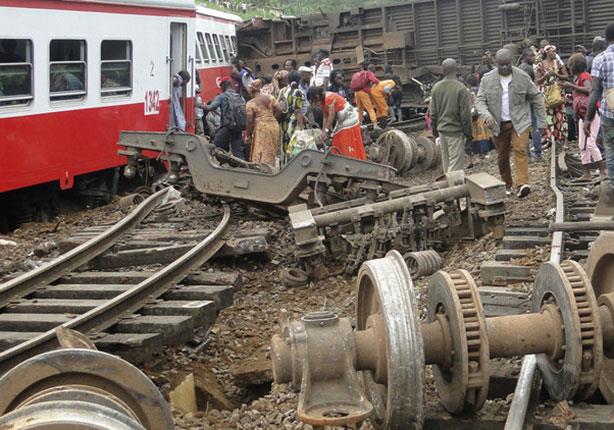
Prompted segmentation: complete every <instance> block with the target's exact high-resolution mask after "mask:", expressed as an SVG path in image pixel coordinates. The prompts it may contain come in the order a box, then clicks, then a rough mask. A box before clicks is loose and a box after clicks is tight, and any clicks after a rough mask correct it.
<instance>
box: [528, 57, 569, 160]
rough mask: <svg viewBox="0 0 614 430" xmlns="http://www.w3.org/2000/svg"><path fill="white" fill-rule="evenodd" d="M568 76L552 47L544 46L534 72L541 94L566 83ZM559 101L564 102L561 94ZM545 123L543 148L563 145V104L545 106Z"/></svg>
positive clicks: (565, 120)
mask: <svg viewBox="0 0 614 430" xmlns="http://www.w3.org/2000/svg"><path fill="white" fill-rule="evenodd" d="M567 80H568V75H567V72H566V71H565V65H564V64H563V62H562V61H561V60H560V59H559V57H558V55H557V54H556V47H555V46H554V45H546V46H545V47H544V52H543V59H542V60H541V61H540V62H539V63H538V65H537V69H536V70H535V83H536V84H537V85H538V86H539V87H540V89H541V90H542V92H544V93H546V92H547V90H548V87H551V86H552V85H555V84H557V83H559V81H567ZM561 100H564V97H563V95H562V94H561ZM546 121H547V123H548V129H547V131H546V136H545V138H544V139H545V144H544V146H543V147H544V148H548V147H549V146H550V145H552V144H554V143H556V142H559V143H564V142H565V141H566V140H567V128H568V125H569V124H568V123H567V113H566V112H565V103H564V101H563V103H561V104H560V105H558V106H556V107H548V106H546Z"/></svg>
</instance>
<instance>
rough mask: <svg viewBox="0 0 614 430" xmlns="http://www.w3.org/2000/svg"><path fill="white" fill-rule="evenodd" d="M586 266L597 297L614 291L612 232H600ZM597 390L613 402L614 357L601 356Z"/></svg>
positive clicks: (613, 244) (613, 242)
mask: <svg viewBox="0 0 614 430" xmlns="http://www.w3.org/2000/svg"><path fill="white" fill-rule="evenodd" d="M586 266H587V272H588V277H589V278H590V281H591V284H592V287H593V291H594V292H595V295H596V296H597V297H599V296H600V295H602V294H606V293H611V292H613V291H614V232H601V234H600V235H599V237H598V238H597V240H596V241H595V243H594V244H593V247H592V248H591V252H590V253H589V255H588V262H587V264H586ZM599 390H600V391H601V394H603V397H605V399H606V400H607V401H608V403H614V358H609V357H605V356H604V357H603V363H602V371H601V377H600V380H599Z"/></svg>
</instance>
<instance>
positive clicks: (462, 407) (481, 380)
mask: <svg viewBox="0 0 614 430" xmlns="http://www.w3.org/2000/svg"><path fill="white" fill-rule="evenodd" d="M438 318H445V319H446V320H447V322H448V324H449V326H450V335H451V338H452V348H453V351H454V356H453V358H452V359H451V360H450V366H446V368H440V367H439V366H437V365H435V366H433V374H434V377H435V386H436V387H437V391H438V393H439V396H440V398H441V402H442V404H443V406H444V407H445V408H446V410H448V411H449V412H450V413H460V412H462V411H466V410H473V411H476V410H478V409H480V408H481V407H482V406H483V405H484V402H485V401H486V395H487V393H488V382H489V372H488V364H489V359H490V357H489V348H488V336H487V334H486V322H485V319H484V312H483V310H482V304H481V302H480V297H479V293H478V289H477V286H476V285H475V282H474V280H473V278H472V277H471V275H470V274H469V272H467V271H465V270H456V271H454V272H451V273H447V272H444V271H442V270H440V271H438V272H436V273H435V274H434V275H433V276H432V277H431V281H430V283H429V293H428V317H427V321H429V322H432V321H435V320H436V319H438ZM426 342H428V339H427V340H426Z"/></svg>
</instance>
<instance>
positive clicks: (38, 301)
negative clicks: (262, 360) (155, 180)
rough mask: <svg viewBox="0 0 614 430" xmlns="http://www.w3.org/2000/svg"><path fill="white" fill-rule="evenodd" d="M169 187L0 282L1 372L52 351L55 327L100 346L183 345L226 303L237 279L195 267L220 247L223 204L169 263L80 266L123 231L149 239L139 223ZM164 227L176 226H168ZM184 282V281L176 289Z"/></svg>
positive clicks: (161, 203) (226, 213)
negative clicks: (210, 224) (110, 268)
mask: <svg viewBox="0 0 614 430" xmlns="http://www.w3.org/2000/svg"><path fill="white" fill-rule="evenodd" d="M169 190H170V189H163V190H160V191H158V192H156V193H155V194H153V195H151V196H150V197H149V198H147V199H146V200H145V201H143V202H142V203H141V204H139V205H138V206H137V207H136V208H135V209H134V210H133V211H132V212H130V213H129V214H128V215H127V216H126V217H125V218H123V219H122V220H121V221H119V222H118V223H116V224H115V225H113V226H111V227H110V228H108V229H106V230H104V231H102V232H100V233H99V234H95V235H94V237H92V238H90V239H89V240H86V241H85V242H84V243H82V244H80V245H78V246H76V247H74V248H73V249H71V250H69V251H68V252H66V253H65V254H63V255H61V256H60V257H58V258H56V259H54V260H52V261H49V262H47V263H46V264H44V265H43V266H41V267H39V268H38V269H36V270H33V271H31V272H28V273H25V274H23V275H21V276H18V277H16V278H14V279H12V280H10V281H8V282H6V283H4V284H2V285H0V310H1V313H0V374H4V373H6V372H7V371H8V370H10V369H11V368H13V367H14V366H16V365H17V364H19V363H21V362H23V361H24V360H26V359H28V358H30V357H32V356H35V355H37V354H40V353H43V352H45V351H49V350H52V349H54V348H57V347H58V340H57V337H56V329H57V328H58V327H64V328H69V329H73V330H77V331H80V332H82V333H86V334H87V335H88V336H89V337H90V338H91V339H92V340H94V341H95V342H96V344H97V346H99V347H101V348H103V349H110V350H114V349H117V348H119V349H121V347H124V348H128V349H130V348H132V347H135V348H136V347H140V348H141V352H151V351H153V350H156V349H159V348H160V347H161V346H163V345H164V344H171V343H172V344H176V343H183V342H185V341H187V340H189V339H191V338H192V337H193V335H194V331H195V330H196V329H198V328H199V327H210V326H211V325H212V324H213V321H214V319H215V316H216V314H217V312H218V311H219V309H220V308H221V307H223V306H228V305H229V304H230V303H231V302H232V298H231V297H232V296H231V294H232V288H233V285H232V284H235V285H238V283H237V279H236V276H233V275H232V274H225V275H224V274H221V275H220V274H215V273H214V274H206V273H199V272H198V271H197V269H198V268H200V267H201V266H202V265H203V264H204V263H205V262H207V261H208V260H209V259H210V258H211V257H213V256H214V255H215V254H216V253H217V252H219V251H220V250H221V249H222V248H223V247H224V245H225V240H226V239H227V237H226V236H225V235H226V234H227V232H228V228H229V225H230V223H229V221H230V208H229V206H228V205H226V204H224V205H223V210H222V213H221V214H220V217H221V221H220V222H219V223H218V224H217V226H216V227H215V228H213V229H212V230H210V231H207V232H206V234H201V235H200V236H198V235H197V236H198V238H199V240H198V241H196V242H193V244H192V245H191V246H184V247H183V248H182V251H183V252H181V255H180V256H178V257H173V258H167V259H168V260H170V264H167V265H164V266H163V267H162V268H159V269H158V270H154V271H144V270H142V268H139V269H140V270H136V271H135V270H132V271H128V272H102V271H97V272H96V271H94V272H92V271H85V272H84V271H79V268H83V267H87V265H88V264H91V263H92V262H93V261H97V260H96V259H97V258H98V259H100V257H101V255H102V254H103V253H104V252H105V251H107V250H108V249H109V248H111V247H112V246H114V245H115V244H117V243H118V241H120V239H121V238H125V237H126V236H127V235H128V234H132V235H133V236H132V237H133V238H134V237H135V236H141V237H147V235H148V233H147V232H148V229H147V224H146V223H143V221H144V220H145V219H146V218H147V217H152V214H154V213H155V210H156V208H164V207H165V205H166V203H167V202H166V200H165V199H166V197H167V196H168V195H169V193H170V191H169ZM167 206H168V205H166V207H167ZM154 224H155V223H154ZM155 225H156V226H157V227H156V229H155V231H158V232H159V224H155ZM167 227H168V229H173V228H175V229H176V228H177V227H176V226H174V225H173V224H172V223H167ZM93 231H94V232H95V229H94V230H93ZM90 233H91V232H90ZM201 233H202V232H201ZM132 240H133V241H134V239H132ZM98 261H99V260H98ZM151 263H153V261H151V262H149V264H151ZM158 266H159V265H158ZM182 280H183V281H184V283H185V284H188V286H186V287H184V288H177V285H178V284H179V283H180V281H182ZM214 284H225V285H214ZM229 284H230V285H229ZM229 294H230V303H229V300H228V298H229V297H228V295H229Z"/></svg>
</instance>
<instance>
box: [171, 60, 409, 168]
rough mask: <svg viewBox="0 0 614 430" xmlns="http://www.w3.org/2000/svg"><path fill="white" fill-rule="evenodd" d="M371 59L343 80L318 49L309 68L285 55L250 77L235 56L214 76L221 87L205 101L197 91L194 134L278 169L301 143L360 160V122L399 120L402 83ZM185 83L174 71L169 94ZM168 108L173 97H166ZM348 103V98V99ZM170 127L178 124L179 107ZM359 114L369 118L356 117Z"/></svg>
mask: <svg viewBox="0 0 614 430" xmlns="http://www.w3.org/2000/svg"><path fill="white" fill-rule="evenodd" d="M374 72H375V68H374V66H373V65H372V64H364V66H363V67H362V70H360V71H358V72H357V73H355V74H354V75H353V76H352V79H351V83H350V85H349V86H346V80H345V76H344V74H343V72H342V71H340V70H335V67H334V64H333V62H332V61H331V60H330V58H329V55H328V52H326V51H324V50H320V51H318V52H316V53H315V55H314V56H313V62H312V63H311V66H300V67H298V64H297V62H296V60H294V59H288V60H287V61H285V62H284V65H283V68H282V69H280V70H277V71H276V72H275V73H274V74H273V75H272V76H271V77H266V76H262V77H256V76H255V74H254V72H253V71H252V70H251V69H250V68H249V67H247V66H246V65H245V63H244V62H243V61H242V60H241V59H238V58H235V59H233V61H232V70H231V73H230V74H229V76H224V77H221V78H219V79H218V82H217V85H218V86H219V88H220V90H221V93H220V94H219V95H218V96H217V97H216V98H215V99H214V100H213V101H210V102H209V103H206V104H205V103H204V102H203V100H202V98H201V97H200V92H199V91H198V90H197V95H196V112H195V118H196V122H197V124H196V127H195V129H196V133H197V134H207V135H208V136H209V137H210V138H212V140H213V143H214V145H215V146H217V147H219V148H222V149H224V150H226V151H229V152H231V153H232V155H233V156H235V157H237V158H240V159H243V160H248V161H252V162H257V163H265V164H268V165H270V166H271V167H272V168H274V169H275V168H280V167H281V165H283V164H284V163H286V162H287V161H288V160H289V159H290V158H291V157H292V156H293V155H296V154H297V153H298V152H300V150H302V149H306V148H307V149H315V148H322V147H326V148H330V149H329V150H330V151H331V153H333V154H339V155H344V156H347V157H353V158H357V159H360V160H364V159H366V154H365V148H364V145H363V140H362V132H361V125H363V122H366V123H367V124H365V126H367V127H372V128H375V129H381V128H382V127H384V126H385V124H387V122H389V121H390V120H392V119H398V120H400V119H402V114H401V111H400V106H401V86H400V84H401V82H400V79H399V77H398V76H395V75H394V74H393V73H392V70H386V73H385V76H386V79H384V80H381V81H380V80H379V79H377V77H376V76H375V73H374ZM187 81H189V75H188V76H186V73H185V72H180V73H179V74H178V75H177V76H175V81H174V95H175V93H177V94H178V93H179V92H180V90H181V86H182V85H185V84H186V83H187ZM173 100H174V101H173V106H174V104H175V102H176V103H178V102H179V97H173ZM353 102H354V103H353ZM173 112H178V114H173V113H171V125H172V126H174V127H176V128H178V129H180V130H185V118H184V116H183V114H182V113H181V112H180V109H173ZM364 112H367V114H368V117H367V118H366V119H365V120H364V121H363V115H364Z"/></svg>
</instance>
